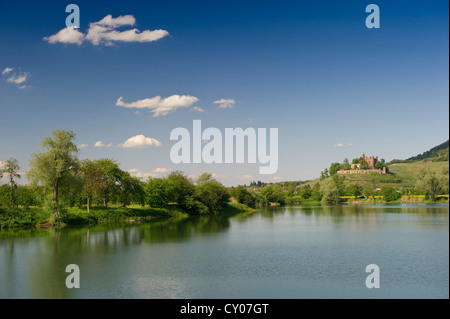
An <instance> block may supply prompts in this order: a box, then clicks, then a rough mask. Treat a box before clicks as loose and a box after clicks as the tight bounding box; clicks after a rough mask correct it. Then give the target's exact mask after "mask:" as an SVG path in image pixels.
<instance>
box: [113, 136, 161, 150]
mask: <svg viewBox="0 0 450 319" xmlns="http://www.w3.org/2000/svg"><path fill="white" fill-rule="evenodd" d="M150 146H161V142H160V141H158V140H156V139H154V138H151V137H145V136H144V135H142V134H140V135H136V136H133V137H130V138H129V139H127V140H126V141H125V142H124V143H121V144H118V145H117V147H123V148H143V147H150Z"/></svg>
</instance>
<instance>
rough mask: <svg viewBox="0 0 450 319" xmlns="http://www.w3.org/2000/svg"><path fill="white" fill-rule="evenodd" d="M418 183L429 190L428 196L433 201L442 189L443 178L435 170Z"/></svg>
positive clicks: (426, 174)
mask: <svg viewBox="0 0 450 319" xmlns="http://www.w3.org/2000/svg"><path fill="white" fill-rule="evenodd" d="M417 185H418V186H419V187H420V188H423V189H424V190H425V191H426V192H427V196H428V198H429V199H431V200H432V201H433V202H434V201H436V198H437V195H439V192H440V191H441V190H442V186H441V179H440V178H439V177H438V176H437V175H436V173H434V172H428V173H425V174H424V175H423V177H422V178H421V179H420V180H419V181H418V183H417Z"/></svg>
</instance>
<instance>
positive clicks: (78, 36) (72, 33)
mask: <svg viewBox="0 0 450 319" xmlns="http://www.w3.org/2000/svg"><path fill="white" fill-rule="evenodd" d="M44 40H45V41H47V42H48V43H58V42H59V43H65V44H77V45H81V44H82V43H83V40H84V34H83V33H81V32H80V31H78V30H77V29H75V28H64V29H62V30H60V31H59V32H58V33H56V34H54V35H51V36H49V37H44Z"/></svg>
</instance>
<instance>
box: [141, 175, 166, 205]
mask: <svg viewBox="0 0 450 319" xmlns="http://www.w3.org/2000/svg"><path fill="white" fill-rule="evenodd" d="M144 191H145V202H146V203H147V204H148V205H150V207H164V206H166V205H167V204H168V203H169V196H168V189H167V181H166V179H164V178H151V177H150V178H148V179H147V182H146V183H145V184H144Z"/></svg>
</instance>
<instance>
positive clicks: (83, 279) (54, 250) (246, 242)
mask: <svg viewBox="0 0 450 319" xmlns="http://www.w3.org/2000/svg"><path fill="white" fill-rule="evenodd" d="M68 264H77V265H78V266H79V268H80V286H81V287H80V288H79V289H68V288H66V286H65V280H66V277H67V276H68V275H69V273H66V272H65V269H66V266H67V265H68ZM369 264H376V265H378V266H379V269H380V288H378V289H376V288H373V289H368V288H367V287H366V284H365V281H366V277H367V276H368V275H369V273H366V272H365V269H366V266H367V265H369ZM0 298H289V299H290V298H294V299H299V298H449V206H448V204H437V205H425V204H424V205H396V206H351V207H347V206H343V207H283V208H273V209H267V210H264V211H261V212H256V213H252V214H239V215H234V216H212V217H196V218H185V219H178V220H159V221H154V222H150V223H142V224H126V225H106V226H105V225H100V226H92V227H76V228H75V227H66V228H65V229H62V230H47V229H41V230H37V229H34V230H20V231H11V230H2V231H0Z"/></svg>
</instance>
